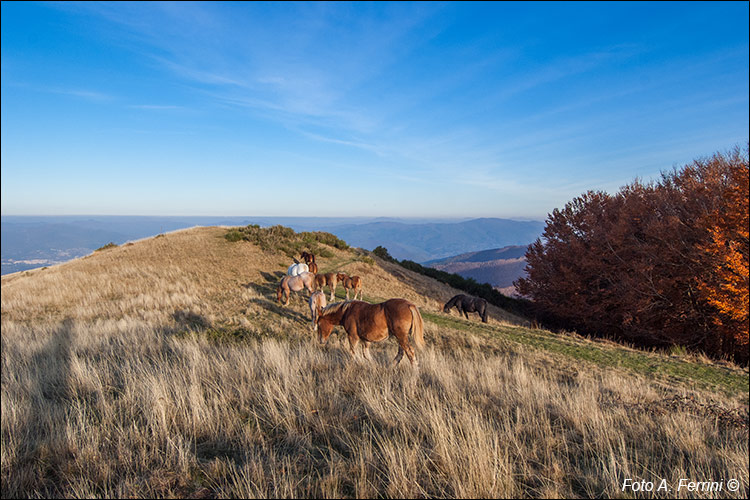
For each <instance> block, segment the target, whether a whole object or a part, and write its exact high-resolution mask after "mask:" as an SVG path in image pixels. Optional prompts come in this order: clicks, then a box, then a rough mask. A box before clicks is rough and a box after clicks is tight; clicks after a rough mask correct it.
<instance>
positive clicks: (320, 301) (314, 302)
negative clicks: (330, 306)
mask: <svg viewBox="0 0 750 500" xmlns="http://www.w3.org/2000/svg"><path fill="white" fill-rule="evenodd" d="M308 302H309V304H310V314H311V315H312V326H313V331H315V332H317V331H318V315H319V314H320V311H322V310H323V309H324V308H325V306H326V294H325V293H323V292H322V291H320V290H318V291H317V292H313V294H312V295H310V300H309V301H308Z"/></svg>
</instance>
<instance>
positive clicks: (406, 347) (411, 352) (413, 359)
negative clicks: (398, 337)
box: [404, 340, 419, 366]
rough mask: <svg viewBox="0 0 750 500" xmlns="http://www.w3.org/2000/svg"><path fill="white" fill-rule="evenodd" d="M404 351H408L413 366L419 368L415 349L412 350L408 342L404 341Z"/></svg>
mask: <svg viewBox="0 0 750 500" xmlns="http://www.w3.org/2000/svg"><path fill="white" fill-rule="evenodd" d="M404 351H406V355H407V356H408V357H409V361H411V365H412V366H419V363H417V356H416V355H415V354H414V349H412V348H411V346H410V345H409V341H408V340H404Z"/></svg>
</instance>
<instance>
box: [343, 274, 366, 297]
mask: <svg viewBox="0 0 750 500" xmlns="http://www.w3.org/2000/svg"><path fill="white" fill-rule="evenodd" d="M341 284H342V285H343V286H344V290H346V300H349V290H352V289H353V290H354V297H352V299H353V300H357V293H359V300H362V278H360V277H359V276H351V277H350V276H345V277H344V279H343V280H341Z"/></svg>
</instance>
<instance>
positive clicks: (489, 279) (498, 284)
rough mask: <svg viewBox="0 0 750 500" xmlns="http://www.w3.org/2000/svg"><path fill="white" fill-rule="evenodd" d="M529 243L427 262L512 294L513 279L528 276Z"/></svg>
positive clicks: (436, 267) (437, 267) (513, 290)
mask: <svg viewBox="0 0 750 500" xmlns="http://www.w3.org/2000/svg"><path fill="white" fill-rule="evenodd" d="M526 248H527V245H513V246H507V247H504V248H496V249H493V250H483V251H481V252H469V253H465V254H461V255H456V256H454V257H448V258H446V259H438V260H432V261H428V262H425V265H427V266H430V267H433V268H435V269H438V270H440V271H445V272H448V273H455V274H458V275H461V276H463V277H464V278H474V279H475V280H476V281H477V282H479V283H489V284H490V285H492V286H493V287H495V288H497V289H499V290H500V291H501V292H503V293H504V294H506V295H513V294H514V293H515V287H513V282H514V281H515V280H517V279H518V278H521V277H523V276H525V275H526V271H525V270H524V268H525V267H526V258H525V254H526Z"/></svg>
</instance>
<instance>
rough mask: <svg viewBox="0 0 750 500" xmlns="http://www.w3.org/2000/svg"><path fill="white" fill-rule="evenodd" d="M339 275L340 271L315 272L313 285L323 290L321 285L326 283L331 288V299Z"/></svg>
mask: <svg viewBox="0 0 750 500" xmlns="http://www.w3.org/2000/svg"><path fill="white" fill-rule="evenodd" d="M339 276H341V273H326V274H316V275H315V286H316V288H318V289H319V290H323V287H324V286H326V285H327V286H328V288H329V289H330V290H331V300H333V294H334V293H336V285H337V284H338V282H339V279H340V278H339ZM344 276H346V275H344Z"/></svg>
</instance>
